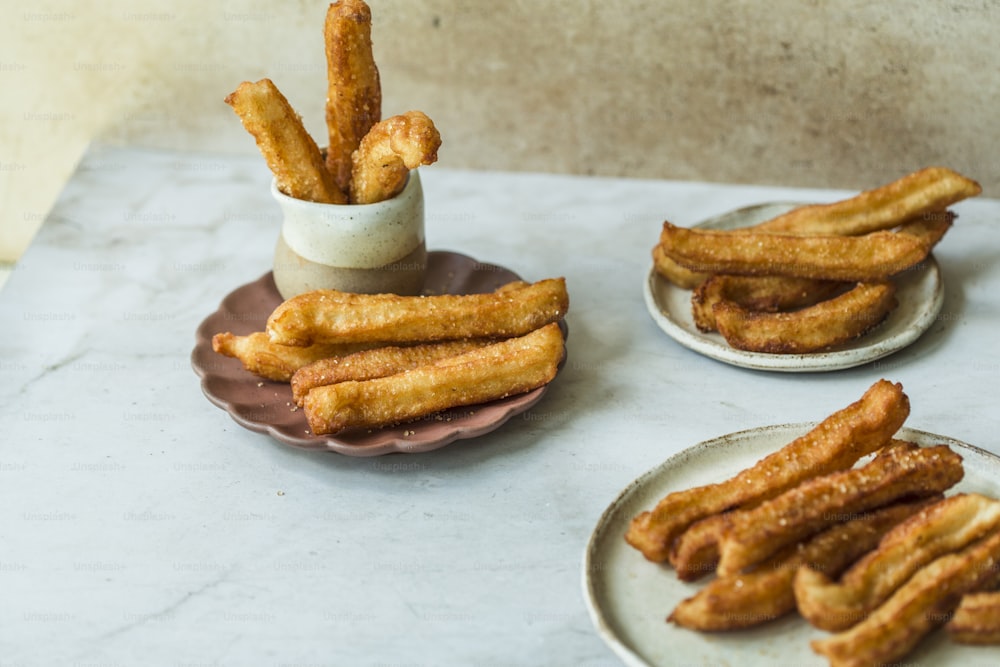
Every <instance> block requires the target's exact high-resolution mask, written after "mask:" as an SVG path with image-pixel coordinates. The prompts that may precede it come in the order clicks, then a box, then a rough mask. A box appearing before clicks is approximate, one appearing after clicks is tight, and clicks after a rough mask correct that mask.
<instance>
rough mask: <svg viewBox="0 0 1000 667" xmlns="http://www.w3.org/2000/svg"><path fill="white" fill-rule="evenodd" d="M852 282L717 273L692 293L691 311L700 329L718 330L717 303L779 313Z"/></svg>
mask: <svg viewBox="0 0 1000 667" xmlns="http://www.w3.org/2000/svg"><path fill="white" fill-rule="evenodd" d="M849 286H850V285H849V283H842V282H838V281H832V280H812V279H810V278H788V277H785V276H725V275H716V276H712V277H710V278H709V279H708V280H705V281H704V282H703V283H701V284H700V285H698V286H697V287H696V288H695V289H694V291H693V292H692V293H691V313H692V315H693V316H694V323H695V326H697V327H698V329H699V330H700V331H705V332H708V331H715V330H716V326H715V313H714V312H713V310H712V309H713V307H714V306H715V304H717V303H722V302H731V303H733V304H735V305H737V306H741V307H743V308H746V309H747V310H751V311H758V312H764V313H776V312H781V311H787V310H794V309H798V308H804V307H806V306H812V305H814V304H816V303H819V302H820V301H824V300H826V299H829V298H831V297H833V296H835V295H836V294H838V293H841V292H843V291H845V289H846V288H847V287H849Z"/></svg>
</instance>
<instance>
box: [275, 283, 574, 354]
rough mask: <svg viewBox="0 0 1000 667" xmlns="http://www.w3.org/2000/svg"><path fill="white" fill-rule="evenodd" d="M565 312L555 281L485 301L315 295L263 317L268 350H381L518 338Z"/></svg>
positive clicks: (481, 297)
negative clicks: (347, 346) (359, 346)
mask: <svg viewBox="0 0 1000 667" xmlns="http://www.w3.org/2000/svg"><path fill="white" fill-rule="evenodd" d="M568 309H569V294H568V293H567V291H566V281H565V279H563V278H549V279H546V280H540V281H538V282H536V283H533V284H531V285H528V286H525V287H520V288H516V289H507V290H500V291H496V292H490V293H487V294H463V295H453V294H442V295H437V296H398V295H395V294H350V293H346V292H338V291H336V290H316V291H314V292H307V293H305V294H300V295H298V296H296V297H293V298H291V299H288V300H287V301H285V302H284V303H282V304H281V305H279V306H278V307H277V308H275V309H274V311H273V312H272V313H271V316H270V318H269V319H268V321H267V332H268V334H269V335H270V337H271V342H274V343H280V344H282V345H309V344H311V343H315V342H327V343H331V342H340V343H371V342H379V343H384V344H401V343H428V342H434V341H442V340H455V339H459V338H499V337H511V336H519V335H523V334H525V333H528V332H529V331H532V330H534V329H537V328H538V327H540V326H543V325H545V324H548V323H550V322H556V321H558V320H560V319H562V317H563V315H565V313H566V311H567V310H568Z"/></svg>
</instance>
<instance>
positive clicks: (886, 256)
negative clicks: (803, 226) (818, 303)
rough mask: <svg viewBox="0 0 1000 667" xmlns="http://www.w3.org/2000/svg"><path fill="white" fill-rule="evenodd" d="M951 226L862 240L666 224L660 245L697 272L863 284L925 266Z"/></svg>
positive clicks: (934, 224) (943, 222) (946, 222)
mask: <svg viewBox="0 0 1000 667" xmlns="http://www.w3.org/2000/svg"><path fill="white" fill-rule="evenodd" d="M951 222H952V216H950V215H941V216H936V217H934V218H931V219H927V220H918V221H916V222H910V223H906V224H905V225H903V226H902V227H901V228H900V229H899V231H895V232H888V231H879V232H872V233H870V234H865V235H862V236H793V235H789V234H772V233H766V232H750V231H742V232H729V231H718V230H702V229H687V228H683V227H677V226H675V225H672V224H670V223H669V222H664V223H663V231H662V233H661V234H660V243H661V245H662V246H663V251H664V253H665V254H666V255H667V256H668V257H670V258H672V259H673V260H675V261H676V262H678V263H679V264H680V265H681V266H684V267H686V268H688V269H691V270H693V271H702V272H708V273H725V274H733V275H750V276H753V275H774V276H790V277H797V278H813V279H819V280H842V281H852V282H863V281H875V280H884V279H885V278H887V277H889V276H891V275H893V274H896V273H899V272H900V271H903V270H905V269H908V268H910V267H912V266H914V265H916V264H918V263H919V262H921V261H923V260H924V259H925V258H926V257H927V255H928V254H930V252H931V250H932V249H933V247H934V245H935V244H936V243H937V242H938V241H940V239H941V237H942V236H944V234H945V232H947V230H948V228H949V227H950V226H951Z"/></svg>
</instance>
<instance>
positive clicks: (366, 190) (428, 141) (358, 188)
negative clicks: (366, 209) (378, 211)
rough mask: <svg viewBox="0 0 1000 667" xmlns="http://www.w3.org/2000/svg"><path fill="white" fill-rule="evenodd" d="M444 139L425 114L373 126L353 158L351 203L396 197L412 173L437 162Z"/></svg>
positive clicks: (420, 112)
mask: <svg viewBox="0 0 1000 667" xmlns="http://www.w3.org/2000/svg"><path fill="white" fill-rule="evenodd" d="M440 147H441V135H440V134H439V133H438V130H437V128H436V127H434V122H433V121H432V120H431V119H430V118H428V117H427V115H426V114H424V113H423V112H422V111H407V112H406V113H404V114H401V115H398V116H393V117H392V118H386V119H385V120H383V121H380V122H378V123H376V124H375V125H373V126H372V128H371V130H369V131H368V134H366V135H365V137H364V138H363V139H362V140H361V143H360V144H359V145H358V148H357V150H356V151H354V154H353V156H352V158H351V160H352V163H353V171H352V173H351V202H352V203H354V204H371V203H374V202H379V201H382V200H385V199H391V198H392V197H395V196H396V195H397V194H398V193H399V192H400V191H401V190H402V189H403V186H405V185H406V178H407V176H408V175H409V173H410V171H411V170H412V169H416V168H417V167H419V166H421V165H427V164H433V163H434V162H436V161H437V152H438V149H439V148H440Z"/></svg>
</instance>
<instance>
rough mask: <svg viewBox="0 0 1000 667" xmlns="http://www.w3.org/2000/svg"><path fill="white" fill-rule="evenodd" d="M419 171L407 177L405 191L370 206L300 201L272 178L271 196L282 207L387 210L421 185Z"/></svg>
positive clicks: (415, 170)
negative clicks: (283, 190) (281, 188)
mask: <svg viewBox="0 0 1000 667" xmlns="http://www.w3.org/2000/svg"><path fill="white" fill-rule="evenodd" d="M418 171H419V170H418V169H411V170H410V172H409V173H408V174H407V175H406V184H405V185H404V186H403V189H402V190H400V191H399V192H397V193H396V194H395V195H394V196H393V197H391V198H389V199H383V200H382V201H377V202H372V203H370V204H351V203H347V204H325V203H323V202H316V201H309V200H307V199H299V198H297V197H292V196H291V195H286V194H285V193H284V192H282V191H281V190H280V189H278V179H277V178H271V196H273V197H274V198H275V199H276V200H277V201H278V203H279V204H281V205H282V206H301V207H302V208H313V207H315V208H323V209H325V208H328V207H331V206H336V207H340V208H350V209H354V210H369V211H371V210H376V209H377V208H379V207H382V208H387V207H389V206H392V205H393V204H394V203H396V202H398V201H400V200H401V199H402V198H403V196H404V195H405V194H406V193H407V192H408V191H409V190H410V189H412V188H413V187H416V185H417V184H419V183H420V174H419V173H418Z"/></svg>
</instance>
